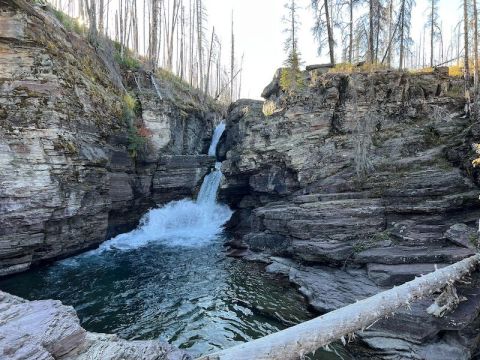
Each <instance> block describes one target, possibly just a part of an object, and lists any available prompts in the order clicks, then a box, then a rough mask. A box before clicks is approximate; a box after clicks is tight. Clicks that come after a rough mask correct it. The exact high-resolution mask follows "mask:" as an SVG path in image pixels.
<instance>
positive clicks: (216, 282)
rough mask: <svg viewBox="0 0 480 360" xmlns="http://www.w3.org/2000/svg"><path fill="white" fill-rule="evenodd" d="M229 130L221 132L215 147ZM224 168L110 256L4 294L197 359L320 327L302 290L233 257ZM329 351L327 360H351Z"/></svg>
mask: <svg viewBox="0 0 480 360" xmlns="http://www.w3.org/2000/svg"><path fill="white" fill-rule="evenodd" d="M223 130H224V125H223V124H220V125H219V126H218V127H217V128H216V130H215V134H214V137H213V139H212V146H213V148H215V147H216V146H217V143H218V140H219V139H220V137H221V133H222V132H223ZM210 154H212V152H210ZM213 154H214V152H213ZM212 156H213V155H212ZM220 165H221V164H220V163H217V164H216V168H215V170H214V171H212V172H211V173H210V174H209V175H208V176H206V177H205V179H204V182H203V184H202V188H201V190H200V193H199V195H198V198H197V201H192V200H182V201H177V202H172V203H169V204H167V205H165V206H164V207H162V208H159V209H154V210H151V211H150V212H149V213H148V214H146V215H145V216H144V218H143V219H142V221H141V224H140V226H139V227H138V228H137V229H136V230H134V231H132V232H130V233H128V234H123V235H119V236H117V237H116V238H114V239H112V240H110V241H107V242H106V243H104V244H103V245H102V246H101V248H100V250H96V251H94V252H93V253H92V252H90V253H88V255H79V256H77V257H74V258H70V259H67V260H62V261H60V262H58V263H56V264H54V265H52V266H50V267H45V268H38V269H35V270H33V271H31V272H28V273H23V274H20V275H18V276H16V277H12V278H6V279H1V280H0V289H2V290H4V291H7V292H10V293H12V294H14V295H18V296H21V297H24V298H27V299H29V300H38V299H59V300H61V301H62V302H63V303H64V304H65V305H71V306H74V307H75V310H76V311H77V312H78V314H79V317H80V319H81V322H82V325H83V326H84V327H85V328H86V329H87V330H89V331H92V332H106V333H115V334H118V335H120V336H121V337H122V338H125V339H130V340H146V339H158V338H159V337H161V339H164V340H167V341H168V342H170V343H172V344H173V345H176V346H179V347H182V348H184V349H188V351H189V352H191V353H192V355H193V356H194V357H196V356H200V355H203V354H207V353H212V352H214V351H216V350H220V349H225V348H228V347H230V346H233V345H238V344H240V343H242V342H245V341H249V340H252V339H255V338H258V337H261V336H264V335H267V334H271V333H273V332H276V331H278V330H281V329H284V328H285V327H286V326H290V325H293V324H297V323H299V322H302V321H306V320H308V319H310V317H311V315H310V314H309V312H308V309H307V307H306V305H305V303H304V302H303V300H302V298H301V295H300V294H299V293H297V292H296V291H295V290H294V289H293V288H292V287H289V286H284V285H285V284H283V283H281V282H280V283H278V279H277V278H276V277H271V276H269V275H268V274H265V273H264V272H263V268H262V267H260V266H259V267H257V266H256V265H255V264H251V263H248V264H247V263H244V262H241V261H237V260H234V259H231V258H228V257H226V253H225V249H224V247H223V243H225V241H226V240H228V239H229V238H228V234H221V231H222V226H223V224H224V223H225V222H226V221H227V220H228V219H229V218H230V216H231V214H232V212H231V210H230V209H229V208H228V207H226V206H223V205H220V204H218V203H216V201H215V199H216V195H217V191H218V187H219V184H220V181H221V178H222V173H221V171H220V167H221V166H220ZM110 249H120V250H123V249H129V250H130V251H107V250H110ZM319 352H320V354H319V359H322V360H332V359H335V360H340V359H342V360H343V359H349V357H347V356H338V357H337V356H334V355H333V354H331V353H326V352H323V351H319ZM317 353H318V352H317Z"/></svg>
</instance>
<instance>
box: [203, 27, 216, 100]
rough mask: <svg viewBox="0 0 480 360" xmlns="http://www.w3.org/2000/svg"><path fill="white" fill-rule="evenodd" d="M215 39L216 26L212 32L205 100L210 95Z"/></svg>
mask: <svg viewBox="0 0 480 360" xmlns="http://www.w3.org/2000/svg"><path fill="white" fill-rule="evenodd" d="M214 39H215V26H214V27H213V30H212V39H211V40H210V51H209V53H208V62H207V78H206V79H205V98H206V97H207V95H208V87H209V85H210V68H211V65H212V55H213V40H214Z"/></svg>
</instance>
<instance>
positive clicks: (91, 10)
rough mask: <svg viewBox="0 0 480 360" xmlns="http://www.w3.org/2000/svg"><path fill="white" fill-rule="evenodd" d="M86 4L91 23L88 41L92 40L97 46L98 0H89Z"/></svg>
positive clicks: (91, 42)
mask: <svg viewBox="0 0 480 360" xmlns="http://www.w3.org/2000/svg"><path fill="white" fill-rule="evenodd" d="M85 5H86V7H87V14H88V21H89V23H90V26H89V29H88V41H89V42H90V44H92V45H94V46H96V45H97V41H98V33H97V2H96V0H87V1H86V3H85Z"/></svg>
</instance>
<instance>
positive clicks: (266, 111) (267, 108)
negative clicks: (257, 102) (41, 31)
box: [262, 100, 276, 117]
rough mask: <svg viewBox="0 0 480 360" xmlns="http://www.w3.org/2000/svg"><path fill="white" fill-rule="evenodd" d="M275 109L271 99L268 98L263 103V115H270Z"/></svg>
mask: <svg viewBox="0 0 480 360" xmlns="http://www.w3.org/2000/svg"><path fill="white" fill-rule="evenodd" d="M275 109H276V106H275V103H274V102H273V101H271V100H268V101H265V102H264V103H263V109H262V111H263V115H265V116H267V117H268V116H272V115H273V114H274V113H275Z"/></svg>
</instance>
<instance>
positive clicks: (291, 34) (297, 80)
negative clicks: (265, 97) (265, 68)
mask: <svg viewBox="0 0 480 360" xmlns="http://www.w3.org/2000/svg"><path fill="white" fill-rule="evenodd" d="M285 8H286V9H287V10H288V16H287V17H285V18H284V21H285V22H286V24H287V28H286V29H285V32H287V33H288V37H287V39H286V40H285V51H286V52H287V54H288V55H287V60H286V61H285V66H286V69H284V70H283V71H282V74H281V78H280V85H281V87H282V89H283V90H284V91H288V92H294V91H296V90H298V89H299V88H300V87H301V85H302V73H301V71H300V64H301V61H300V53H299V52H298V50H297V47H298V39H297V31H298V27H299V25H300V22H299V21H298V15H297V13H298V5H297V3H296V0H291V1H290V2H289V3H287V4H285Z"/></svg>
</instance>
